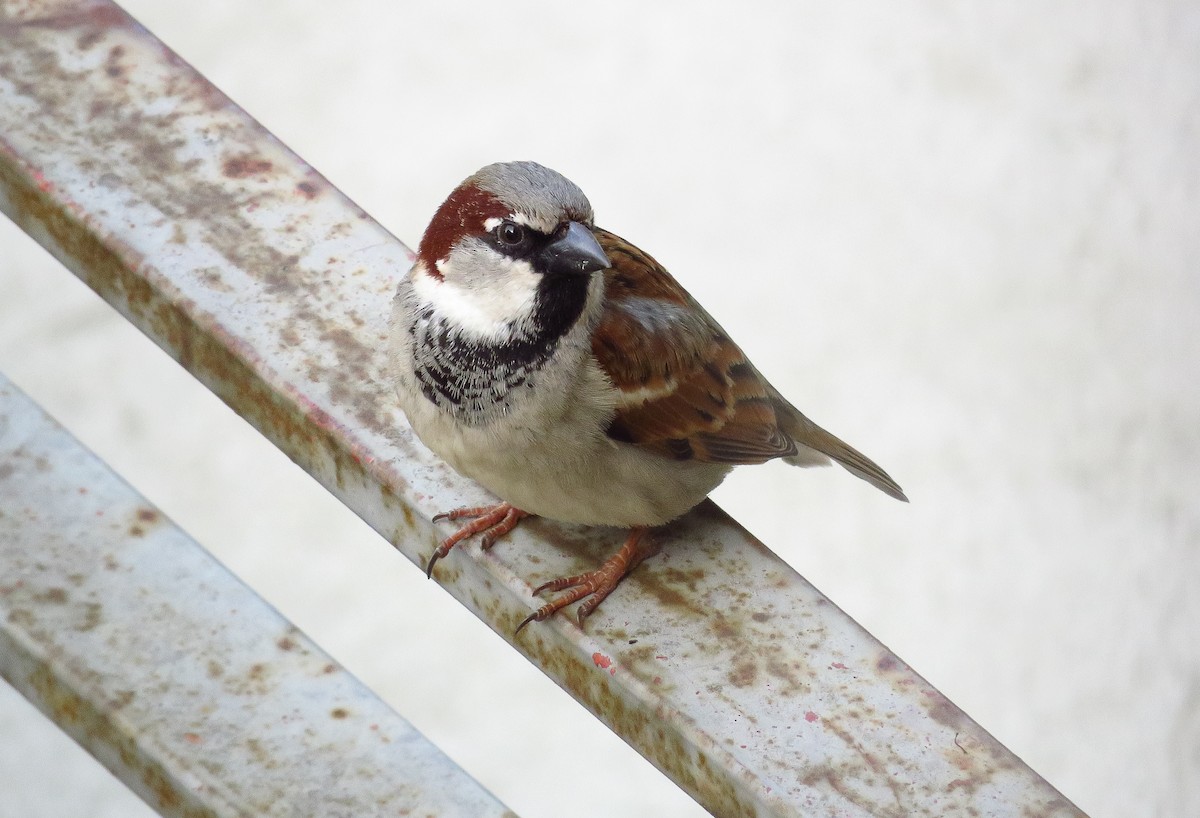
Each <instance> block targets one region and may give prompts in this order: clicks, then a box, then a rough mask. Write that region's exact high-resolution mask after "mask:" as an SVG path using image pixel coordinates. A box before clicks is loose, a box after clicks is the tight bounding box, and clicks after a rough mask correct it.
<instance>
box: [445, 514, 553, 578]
mask: <svg viewBox="0 0 1200 818" xmlns="http://www.w3.org/2000/svg"><path fill="white" fill-rule="evenodd" d="M528 516H530V515H529V514H528V512H525V511H521V509H519V508H517V507H516V506H514V505H513V504H512V503H497V504H496V505H494V506H475V507H472V508H456V509H454V510H453V511H447V512H444V513H442V514H439V515H437V516H436V517H434V518H433V521H434V522H435V523H438V522H441V521H442V520H462V519H466V518H473V519H472V520H471V522H469V523H467V524H466V525H464V526H463V527H462V528H460V529H458V531H455V532H454V533H453V534H451V535H450V536H449V537H447V538H446V539H444V540H442V542H441V544H440V545H438V547H437V549H435V550H434V552H433V556H431V557H430V558H429V562H428V563H427V564H426V565H425V576H427V577H428V576H433V566H434V564H435V563H437V561H438V560H440V559H441V558H442V557H444V556H446V555H447V554H449V553H450V549H451V548H453V547H454V546H456V545H458V544H459V543H460V542H462V541H463V540H465V539H467V538H468V537H473V536H474V535H476V534H478V533H479V532H481V531H482V532H483V537H482V538H481V539H480V541H479V544H480V545H481V546H482V547H483V548H484V549H488V548H491V547H492V546H493V545H495V544H496V540H498V539H500V538H501V537H503V536H504V535H505V534H507V533H508V532H510V531H512V530H513V529H514V528H516V527H517V523H519V522H521V520H523V519H525V518H526V517H528Z"/></svg>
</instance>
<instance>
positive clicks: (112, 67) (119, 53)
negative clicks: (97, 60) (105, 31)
mask: <svg viewBox="0 0 1200 818" xmlns="http://www.w3.org/2000/svg"><path fill="white" fill-rule="evenodd" d="M124 56H125V47H124V46H120V45H114V46H113V47H112V48H111V49H109V52H108V59H107V60H105V62H104V73H105V74H108V75H109V76H110V77H119V76H121V75H122V74H124V73H125V67H124V66H122V65H121V58H122V57H124Z"/></svg>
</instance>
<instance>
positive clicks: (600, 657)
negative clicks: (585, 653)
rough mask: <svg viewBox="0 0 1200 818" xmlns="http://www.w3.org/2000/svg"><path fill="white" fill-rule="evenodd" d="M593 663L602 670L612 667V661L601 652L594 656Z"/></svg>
mask: <svg viewBox="0 0 1200 818" xmlns="http://www.w3.org/2000/svg"><path fill="white" fill-rule="evenodd" d="M592 662H594V663H595V665H596V667H602V668H607V667H609V666H611V665H612V659H609V658H608V657H607V656H605V655H604V654H603V653H600V652H599V651H597V652H595V653H593V654H592Z"/></svg>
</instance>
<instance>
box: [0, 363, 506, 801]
mask: <svg viewBox="0 0 1200 818" xmlns="http://www.w3.org/2000/svg"><path fill="white" fill-rule="evenodd" d="M0 676H3V677H4V678H5V679H7V680H8V681H9V682H11V683H12V684H13V686H15V687H16V688H17V689H18V690H20V691H21V693H23V694H24V695H25V696H26V697H27V698H28V699H29V700H30V701H32V702H34V703H35V704H36V705H37V706H38V707H39V708H40V709H41V710H42V711H43V712H44V713H45V714H46V715H47V716H49V717H50V718H52V719H53V720H54V721H55V722H57V723H58V725H59V726H60V727H62V728H63V729H64V730H65V731H67V732H68V733H69V734H70V735H71V736H72V737H73V738H74V739H75V740H76V741H78V742H79V743H80V744H82V745H83V746H84V747H86V748H87V750H88V751H89V752H91V753H92V755H94V756H96V757H97V758H98V759H100V761H102V762H103V763H104V764H105V765H106V766H108V768H109V769H110V770H112V771H113V772H114V773H116V774H117V775H118V776H119V777H120V778H121V779H122V780H123V781H124V782H125V783H126V784H127V785H128V786H129V787H130V788H131V789H132V790H133V791H134V792H136V793H137V794H138V795H139V796H141V797H142V798H143V799H144V800H145V801H146V802H147V803H148V804H150V805H151V806H153V807H155V808H156V809H158V810H159V811H160V812H161V813H162V814H163V815H178V816H201V815H202V816H213V817H214V818H216V817H217V816H221V817H222V818H224V816H228V818H235V816H245V815H264V816H265V815H269V816H279V818H301V817H302V816H303V817H304V818H308V816H328V818H350V816H361V815H409V814H412V815H425V814H432V815H461V816H464V817H465V816H472V817H473V816H480V815H490V816H497V818H501V817H502V816H512V815H513V813H512V812H510V811H509V810H507V809H506V808H505V807H504V806H503V805H502V804H500V803H499V802H498V801H496V799H495V798H493V797H492V796H491V795H490V794H489V793H488V792H487V791H486V790H484V789H483V787H481V786H480V785H479V784H478V783H476V782H475V781H474V780H473V779H471V778H470V776H468V775H467V774H466V773H464V772H463V771H462V770H461V769H460V768H458V767H457V766H456V765H455V764H454V763H453V762H451V761H450V760H449V759H448V758H446V756H445V755H443V754H442V753H441V751H439V750H438V749H437V748H436V747H434V746H433V745H432V744H431V743H430V742H429V741H428V740H427V739H426V738H425V737H424V736H422V735H421V734H420V733H418V732H417V731H416V729H415V728H413V727H412V725H410V724H409V723H408V722H406V721H405V720H404V719H402V718H400V717H399V716H397V715H396V714H395V713H394V712H392V711H391V710H390V709H389V708H388V707H387V705H385V704H384V703H383V702H382V701H380V700H379V699H378V698H376V697H375V695H374V694H372V693H371V691H369V690H367V689H366V688H365V687H364V686H363V685H362V683H361V682H359V681H358V680H357V679H355V678H354V677H353V676H351V675H350V674H349V673H347V672H346V671H345V670H344V669H343V668H341V667H340V666H339V665H338V664H337V663H335V662H334V661H333V660H332V659H330V657H329V656H328V655H326V654H325V653H324V652H323V651H321V649H320V648H318V647H317V646H316V645H314V644H313V643H312V642H311V641H310V640H309V639H308V637H306V636H305V635H304V634H302V633H301V632H300V631H299V630H297V629H296V627H295V626H294V625H292V624H291V623H289V622H288V621H287V620H286V619H284V618H283V617H282V616H280V614H279V613H278V612H276V611H275V610H274V609H272V608H271V607H270V606H269V605H268V604H267V603H266V602H264V601H263V600H262V599H261V598H260V597H258V596H257V595H256V594H255V593H254V592H253V591H252V590H250V589H249V588H247V587H246V586H245V585H243V584H242V583H241V582H239V581H238V580H237V579H236V578H235V577H234V576H233V575H232V574H230V573H229V572H228V571H227V570H226V569H225V568H224V567H223V566H222V565H220V564H219V563H218V562H217V561H216V560H215V559H213V557H212V556H211V555H210V554H208V553H207V552H206V551H205V550H204V549H203V548H201V547H200V546H199V545H197V544H196V543H195V542H194V541H193V540H191V539H190V538H188V536H187V535H186V534H184V533H183V532H182V531H180V530H179V529H178V528H176V527H175V526H174V525H172V524H171V523H170V522H169V521H168V520H166V519H165V518H164V517H163V515H162V513H161V512H159V511H158V510H157V509H156V508H154V507H153V506H152V505H150V504H149V503H148V502H147V501H146V500H145V499H144V498H142V497H141V496H140V495H138V494H137V492H135V491H134V490H133V489H131V488H130V487H129V486H128V485H126V484H125V483H124V482H122V481H121V480H120V479H119V478H118V477H117V476H116V475H114V474H113V473H112V472H111V471H109V469H108V468H107V467H106V466H105V465H104V464H103V463H102V462H101V461H99V460H98V459H97V458H96V457H95V455H93V454H91V453H90V452H88V451H87V450H85V449H84V448H83V447H82V446H81V445H80V444H79V443H78V442H76V441H75V440H74V439H73V438H72V437H71V436H70V435H69V434H68V433H67V432H66V431H65V430H64V429H63V428H62V427H60V426H59V425H58V424H56V423H55V422H54V421H53V420H51V419H50V418H49V417H47V416H46V415H45V414H44V413H43V412H42V411H41V410H40V409H38V407H37V406H36V404H34V403H33V402H32V401H30V400H29V399H28V398H27V397H25V396H24V395H22V394H21V393H20V392H18V391H17V389H16V388H15V387H14V386H13V385H12V384H11V383H9V382H8V381H7V380H5V379H4V378H3V377H2V376H0ZM384 770H386V771H387V773H386V775H381V774H380V771H384Z"/></svg>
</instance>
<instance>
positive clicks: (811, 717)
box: [804, 710, 821, 721]
mask: <svg viewBox="0 0 1200 818" xmlns="http://www.w3.org/2000/svg"><path fill="white" fill-rule="evenodd" d="M819 718H821V717H820V716H818V715H817V714H816V713H814V712H813V711H811V710H809V711H808V712H807V713H805V714H804V720H805V721H816V720H817V719H819Z"/></svg>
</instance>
